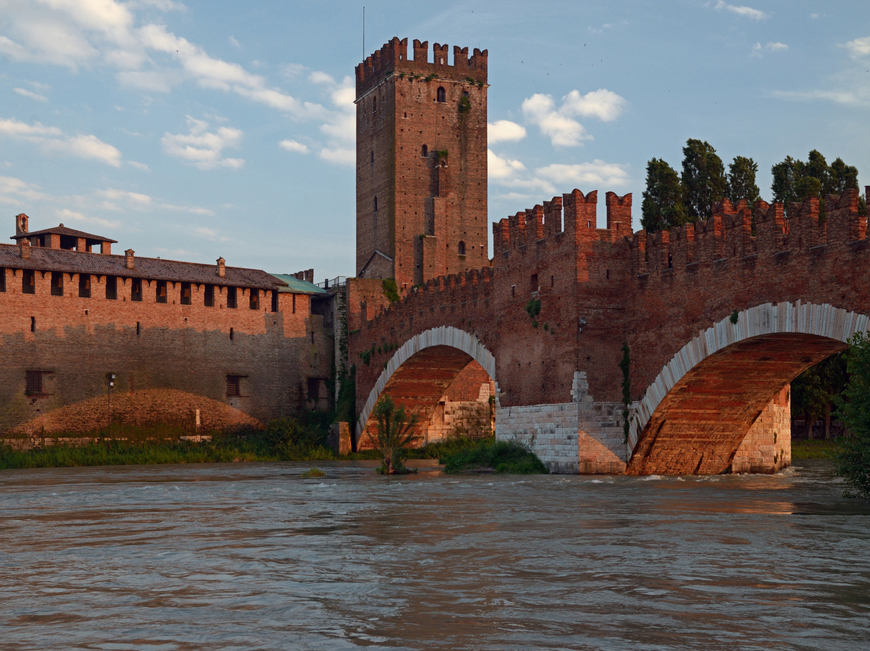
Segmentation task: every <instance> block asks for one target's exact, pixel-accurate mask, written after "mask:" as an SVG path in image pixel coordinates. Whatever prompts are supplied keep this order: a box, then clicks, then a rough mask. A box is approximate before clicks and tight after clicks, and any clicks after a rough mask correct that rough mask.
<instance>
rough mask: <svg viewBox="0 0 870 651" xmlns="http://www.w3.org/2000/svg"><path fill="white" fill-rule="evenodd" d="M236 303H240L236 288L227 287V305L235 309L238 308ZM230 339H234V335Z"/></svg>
mask: <svg viewBox="0 0 870 651" xmlns="http://www.w3.org/2000/svg"><path fill="white" fill-rule="evenodd" d="M236 305H238V299H237V294H236V288H235V287H227V307H228V308H230V309H231V310H234V309H236ZM230 331H232V328H230ZM230 339H232V336H230Z"/></svg>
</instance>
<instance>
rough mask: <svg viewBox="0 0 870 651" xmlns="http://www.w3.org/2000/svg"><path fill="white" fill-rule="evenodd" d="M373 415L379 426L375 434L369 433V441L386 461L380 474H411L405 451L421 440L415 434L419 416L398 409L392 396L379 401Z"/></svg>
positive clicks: (400, 408) (401, 408)
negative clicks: (406, 462)
mask: <svg viewBox="0 0 870 651" xmlns="http://www.w3.org/2000/svg"><path fill="white" fill-rule="evenodd" d="M372 415H373V416H374V417H375V420H376V421H377V423H378V425H377V428H376V430H375V432H374V433H372V432H369V439H370V440H371V442H372V445H373V446H374V448H375V449H376V450H377V451H378V452H379V453H380V454H381V457H382V458H383V460H384V464H383V465H382V466H381V467H380V468H378V472H379V473H381V474H383V475H402V474H405V473H407V472H409V471H408V469H407V468H405V465H404V464H403V463H402V461H403V456H404V451H405V450H406V449H407V448H409V447H410V446H411V444H412V443H414V442H415V441H418V440H419V439H420V437H419V436H418V435H416V434H415V433H414V426H415V425H416V424H417V414H408V413H407V412H406V411H405V408H404V407H397V406H396V403H394V402H393V399H392V398H391V397H390V396H384V397H383V398H381V399H380V400H378V403H377V404H376V405H375V408H374V410H373V411H372Z"/></svg>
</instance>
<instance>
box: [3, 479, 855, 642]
mask: <svg viewBox="0 0 870 651" xmlns="http://www.w3.org/2000/svg"><path fill="white" fill-rule="evenodd" d="M802 464H803V465H798V466H796V467H794V468H791V469H788V470H786V471H784V472H782V473H780V474H778V475H775V476H719V477H706V478H699V477H686V478H684V479H683V478H657V477H648V478H633V477H590V476H558V475H556V476H553V475H551V476H535V477H516V476H513V477H506V476H480V475H478V476H460V477H456V476H447V475H442V474H440V472H439V470H438V468H437V466H434V465H431V464H426V463H423V464H420V472H419V473H418V474H417V475H413V476H410V477H404V478H398V479H397V478H384V477H379V476H377V475H375V473H374V470H373V465H372V464H369V463H364V462H360V463H335V464H323V465H321V467H323V468H324V469H325V470H326V473H327V476H326V477H324V478H321V479H302V478H301V477H300V474H301V473H302V471H304V470H306V469H307V468H308V467H309V466H308V465H302V464H293V463H263V464H224V465H218V464H214V465H212V464H209V465H178V466H128V467H110V468H63V469H44V470H16V471H2V472H0V649H2V651H22V650H28V651H29V650H34V651H37V650H38V651H45V650H54V649H58V650H64V651H68V650H78V649H88V650H94V649H99V650H136V651H139V650H146V651H176V650H177V651H187V650H192V649H209V650H230V649H232V650H240V651H241V650H249V649H264V650H266V649H268V650H273V649H329V650H343V649H359V648H368V649H518V650H519V649H523V650H525V649H608V650H610V649H615V650H622V649H641V650H658V649H704V650H710V649H740V650H743V649H764V650H765V651H769V650H772V649H813V650H815V649H870V503H867V502H862V501H856V500H846V499H843V498H842V497H840V493H841V491H842V484H840V483H838V482H839V480H836V479H832V478H831V477H830V476H829V474H828V473H829V467H828V466H827V465H825V463H824V462H802ZM309 465H310V464H309Z"/></svg>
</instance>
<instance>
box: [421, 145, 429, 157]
mask: <svg viewBox="0 0 870 651" xmlns="http://www.w3.org/2000/svg"><path fill="white" fill-rule="evenodd" d="M420 155H421V156H422V157H423V158H426V157H427V156H428V155H429V148H428V147H427V146H426V145H423V149H421V150H420Z"/></svg>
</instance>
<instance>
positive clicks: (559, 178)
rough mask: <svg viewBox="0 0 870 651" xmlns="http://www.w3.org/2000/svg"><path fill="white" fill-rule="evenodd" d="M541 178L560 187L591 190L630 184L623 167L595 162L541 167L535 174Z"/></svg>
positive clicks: (600, 161)
mask: <svg viewBox="0 0 870 651" xmlns="http://www.w3.org/2000/svg"><path fill="white" fill-rule="evenodd" d="M535 174H536V176H538V177H539V178H544V179H547V180H548V181H551V182H552V183H553V184H555V185H556V186H559V187H564V186H567V185H573V186H575V187H579V186H585V187H587V188H589V189H590V190H592V189H596V188H601V189H606V190H609V189H610V188H612V187H622V186H624V185H626V184H627V183H628V173H627V172H626V170H625V168H624V167H623V166H622V165H615V164H613V163H605V162H604V161H602V160H598V159H596V160H593V161H592V162H591V163H580V164H577V165H563V164H558V163H557V164H553V165H547V166H546V167H541V168H539V169H538V170H536V172H535Z"/></svg>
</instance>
